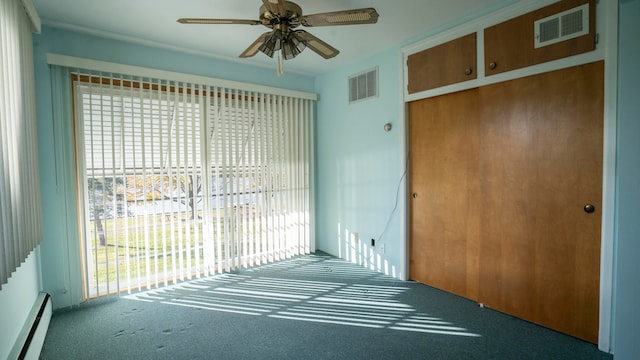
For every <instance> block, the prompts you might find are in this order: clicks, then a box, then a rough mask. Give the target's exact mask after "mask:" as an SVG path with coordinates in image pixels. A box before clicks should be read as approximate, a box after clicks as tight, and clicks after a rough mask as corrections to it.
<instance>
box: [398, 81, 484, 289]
mask: <svg viewBox="0 0 640 360" xmlns="http://www.w3.org/2000/svg"><path fill="white" fill-rule="evenodd" d="M477 101H478V94H477V90H467V91H464V92H459V93H456V94H452V95H447V96H441V97H436V98H430V99H425V100H422V101H419V102H414V103H411V104H410V106H409V112H410V124H409V127H410V130H409V134H410V139H409V141H410V143H411V157H412V159H420V160H419V161H412V164H411V171H410V181H411V193H412V194H413V193H415V194H416V195H417V197H416V198H412V199H411V219H410V221H411V234H410V238H411V241H410V253H411V258H410V273H411V275H410V276H411V278H412V279H415V280H417V281H420V282H423V283H425V284H429V285H432V286H435V287H438V288H440V289H444V290H447V291H450V292H452V293H455V294H458V295H462V296H466V297H470V298H474V297H476V296H477V293H478V251H479V249H478V246H479V244H478V227H479V223H478V215H479V214H478V207H479V206H480V200H479V194H478V188H479V179H480V177H479V174H478V164H479V162H478V151H477V150H478V146H479V139H478V137H477V136H476V134H477V133H478V130H477V126H478V119H477V111H476V109H477Z"/></svg>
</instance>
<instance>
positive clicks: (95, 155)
mask: <svg viewBox="0 0 640 360" xmlns="http://www.w3.org/2000/svg"><path fill="white" fill-rule="evenodd" d="M73 81H74V98H75V107H76V111H75V113H76V117H77V118H76V129H77V130H76V134H77V135H76V136H77V140H78V141H77V143H78V150H77V153H78V164H79V166H78V167H79V171H78V174H79V179H78V183H79V185H80V188H81V207H82V209H83V210H82V217H83V221H82V223H83V224H84V235H83V246H84V257H85V259H84V260H85V283H86V288H87V294H86V296H87V297H95V296H99V295H104V294H108V293H115V292H121V291H131V290H132V289H139V288H151V287H155V286H159V285H163V284H164V285H167V284H169V283H174V282H177V281H180V280H185V279H190V278H193V277H197V276H201V275H208V274H212V273H216V272H223V271H229V270H231V269H233V268H237V267H246V266H252V265H256V264H263V263H268V262H272V261H276V260H279V259H285V258H289V257H291V256H294V255H297V254H301V253H308V252H309V251H310V250H309V249H310V243H309V241H310V225H309V211H310V199H309V191H310V178H309V174H310V165H311V151H310V147H311V119H312V117H311V113H312V101H311V100H306V99H299V98H295V97H289V96H283V95H272V94H267V93H261V92H256V91H242V90H237V89H229V88H219V87H215V86H210V85H197V84H192V83H179V82H174V81H168V80H157V79H145V80H144V81H143V80H138V79H133V78H131V79H125V78H122V77H111V76H109V77H106V76H99V75H91V74H83V73H78V74H75V75H73Z"/></svg>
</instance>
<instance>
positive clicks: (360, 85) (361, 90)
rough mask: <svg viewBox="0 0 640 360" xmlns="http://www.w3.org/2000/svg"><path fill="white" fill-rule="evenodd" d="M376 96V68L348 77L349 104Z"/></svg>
mask: <svg viewBox="0 0 640 360" xmlns="http://www.w3.org/2000/svg"><path fill="white" fill-rule="evenodd" d="M377 96H378V68H377V67H376V68H373V69H371V70H367V71H365V72H362V73H360V74H357V75H353V76H350V77H349V103H350V104H351V103H354V102H356V101H360V100H364V99H369V98H372V97H377Z"/></svg>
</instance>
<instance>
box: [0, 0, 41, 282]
mask: <svg viewBox="0 0 640 360" xmlns="http://www.w3.org/2000/svg"><path fill="white" fill-rule="evenodd" d="M36 26H37V25H36ZM32 31H33V28H32V21H31V20H30V18H29V16H28V15H27V13H26V12H25V9H24V7H23V4H22V2H21V1H19V0H3V1H1V2H0V45H1V46H0V160H1V161H2V163H1V165H0V289H2V285H3V284H5V283H7V281H8V278H9V277H10V276H11V273H13V272H14V271H15V270H16V269H17V268H18V266H20V264H21V263H22V262H23V261H24V260H25V259H26V258H27V256H28V255H29V253H31V251H32V250H33V249H34V248H35V247H36V246H37V245H38V243H39V242H40V240H41V239H42V225H41V224H42V221H41V211H40V184H39V174H38V147H37V132H36V115H35V80H34V74H33V73H34V70H33V43H32V38H31V33H32Z"/></svg>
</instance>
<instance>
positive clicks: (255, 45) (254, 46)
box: [240, 31, 271, 58]
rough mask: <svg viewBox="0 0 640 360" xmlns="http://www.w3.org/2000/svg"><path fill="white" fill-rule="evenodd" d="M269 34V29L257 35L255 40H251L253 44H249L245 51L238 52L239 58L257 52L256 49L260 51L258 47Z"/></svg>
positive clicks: (250, 55)
mask: <svg viewBox="0 0 640 360" xmlns="http://www.w3.org/2000/svg"><path fill="white" fill-rule="evenodd" d="M269 35H271V32H270V31H269V32H266V33H264V34H262V35H260V37H258V38H257V39H256V41H254V42H253V44H251V45H249V47H248V48H247V49H246V50H245V51H243V52H242V54H240V57H241V58H248V57H252V56H254V55H255V54H257V53H258V51H260V47H261V46H262V45H263V44H264V43H265V42H266V41H267V39H268V38H269Z"/></svg>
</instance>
